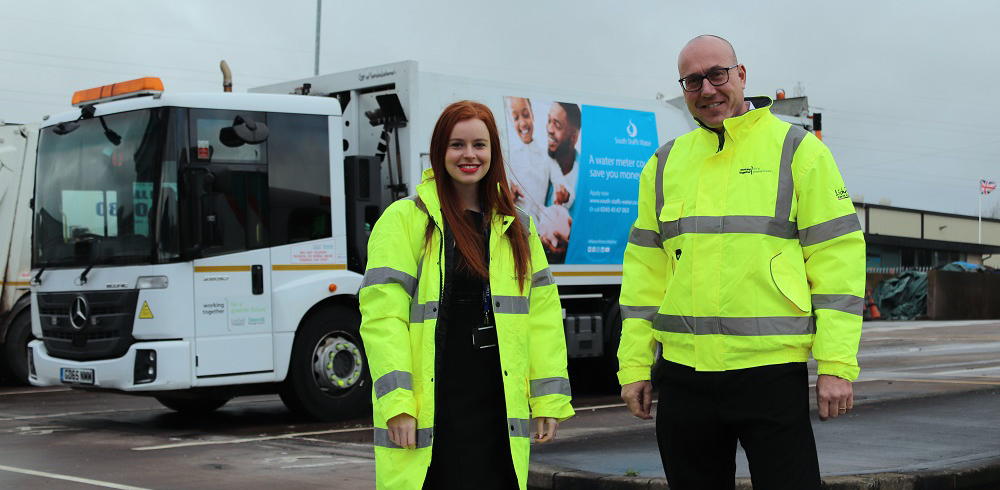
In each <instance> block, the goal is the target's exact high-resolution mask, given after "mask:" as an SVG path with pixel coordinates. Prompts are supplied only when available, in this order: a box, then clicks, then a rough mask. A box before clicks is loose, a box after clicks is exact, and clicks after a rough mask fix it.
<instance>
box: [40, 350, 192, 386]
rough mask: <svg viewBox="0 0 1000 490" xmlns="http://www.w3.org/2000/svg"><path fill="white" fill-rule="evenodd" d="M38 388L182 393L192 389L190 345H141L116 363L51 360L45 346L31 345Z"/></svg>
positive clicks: (110, 360) (109, 360) (109, 361)
mask: <svg viewBox="0 0 1000 490" xmlns="http://www.w3.org/2000/svg"><path fill="white" fill-rule="evenodd" d="M28 348H29V349H30V350H31V351H30V354H29V355H30V356H31V361H32V363H33V366H32V372H31V374H30V375H29V380H30V381H31V384H33V385H36V386H59V385H63V386H72V387H79V388H101V389H109V390H121V391H129V392H141V391H165V390H183V389H187V388H190V387H191V381H190V380H191V343H190V342H188V341H184V340H170V341H162V342H140V343H136V344H133V345H132V346H131V347H129V349H128V351H127V352H126V353H125V355H123V356H121V357H118V358H115V359H102V360H94V361H70V360H66V359H60V358H57V357H53V356H51V355H50V354H49V353H48V352H47V351H46V350H45V344H44V343H43V342H42V341H40V340H34V341H32V342H31V343H29V344H28Z"/></svg>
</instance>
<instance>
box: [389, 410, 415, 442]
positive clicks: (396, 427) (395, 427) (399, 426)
mask: <svg viewBox="0 0 1000 490" xmlns="http://www.w3.org/2000/svg"><path fill="white" fill-rule="evenodd" d="M386 425H388V426H389V440H390V441H392V442H393V443H394V444H396V445H397V446H399V447H401V448H403V449H416V448H417V419H415V418H414V417H413V416H412V415H410V414H407V413H401V414H399V415H397V416H395V417H393V418H391V419H389V421H388V422H387V423H386Z"/></svg>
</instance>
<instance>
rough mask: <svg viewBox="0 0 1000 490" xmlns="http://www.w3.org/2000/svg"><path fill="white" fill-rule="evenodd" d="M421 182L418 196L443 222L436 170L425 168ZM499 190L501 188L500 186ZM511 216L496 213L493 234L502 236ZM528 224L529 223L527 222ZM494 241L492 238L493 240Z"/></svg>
mask: <svg viewBox="0 0 1000 490" xmlns="http://www.w3.org/2000/svg"><path fill="white" fill-rule="evenodd" d="M420 180H421V182H420V184H419V185H417V196H419V197H420V200H421V201H423V202H424V206H425V207H426V208H427V213H428V214H430V215H431V217H432V218H434V221H435V222H437V223H438V224H443V223H444V220H443V219H442V212H441V199H440V198H438V193H437V183H436V182H435V181H434V170H433V169H431V168H428V169H425V170H424V171H423V173H422V174H421V178H420ZM497 191H498V192H499V191H500V189H499V188H498V189H497ZM511 218H512V217H511V216H506V215H502V214H499V213H494V214H493V217H492V219H491V225H492V228H493V229H492V230H491V236H502V235H503V234H504V232H506V231H507V227H508V226H510V223H512V222H513V221H514V220H513V219H511ZM525 226H527V223H525ZM491 241H492V240H491Z"/></svg>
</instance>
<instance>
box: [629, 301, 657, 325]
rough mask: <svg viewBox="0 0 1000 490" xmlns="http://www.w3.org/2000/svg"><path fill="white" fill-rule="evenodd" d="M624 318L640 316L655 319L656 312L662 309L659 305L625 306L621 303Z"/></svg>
mask: <svg viewBox="0 0 1000 490" xmlns="http://www.w3.org/2000/svg"><path fill="white" fill-rule="evenodd" d="M621 311H622V320H627V319H629V318H638V319H640V320H646V321H649V322H651V321H653V317H655V316H656V312H658V311H660V307H659V306H625V305H621Z"/></svg>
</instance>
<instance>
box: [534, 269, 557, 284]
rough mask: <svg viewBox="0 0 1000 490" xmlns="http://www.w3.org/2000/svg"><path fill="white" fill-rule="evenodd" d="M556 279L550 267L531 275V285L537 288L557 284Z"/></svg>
mask: <svg viewBox="0 0 1000 490" xmlns="http://www.w3.org/2000/svg"><path fill="white" fill-rule="evenodd" d="M555 283H556V279H555V278H554V277H552V271H551V270H549V268H548V267H546V268H544V269H542V270H540V271H538V272H536V273H534V274H532V275H531V287H533V288H537V287H542V286H548V285H550V284H555Z"/></svg>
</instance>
